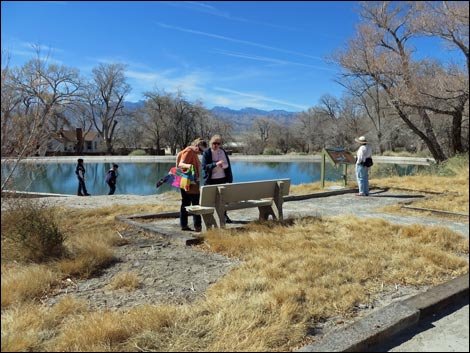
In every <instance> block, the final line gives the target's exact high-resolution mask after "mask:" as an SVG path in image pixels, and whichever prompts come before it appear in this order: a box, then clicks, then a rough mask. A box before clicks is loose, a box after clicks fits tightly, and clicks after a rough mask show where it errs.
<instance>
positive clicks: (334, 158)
mask: <svg viewBox="0 0 470 353" xmlns="http://www.w3.org/2000/svg"><path fill="white" fill-rule="evenodd" d="M326 157H328V159H329V160H330V161H331V163H333V164H334V166H335V167H338V166H339V165H342V166H343V185H345V186H346V184H347V181H348V180H347V175H348V170H347V168H348V164H349V165H350V164H355V163H356V159H355V158H354V156H353V155H352V154H351V152H349V151H347V150H345V149H344V148H334V147H330V148H324V149H323V151H322V161H321V186H322V188H323V187H325V167H326V166H325V163H326Z"/></svg>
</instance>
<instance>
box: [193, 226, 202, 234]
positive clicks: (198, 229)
mask: <svg viewBox="0 0 470 353" xmlns="http://www.w3.org/2000/svg"><path fill="white" fill-rule="evenodd" d="M194 231H195V232H198V233H200V232H201V231H202V227H201V226H199V227H194Z"/></svg>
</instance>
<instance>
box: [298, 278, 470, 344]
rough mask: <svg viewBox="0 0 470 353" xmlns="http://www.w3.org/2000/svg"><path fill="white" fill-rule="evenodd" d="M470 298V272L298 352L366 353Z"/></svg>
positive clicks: (372, 314)
mask: <svg viewBox="0 0 470 353" xmlns="http://www.w3.org/2000/svg"><path fill="white" fill-rule="evenodd" d="M468 298H469V275H468V273H467V274H465V275H463V276H460V277H457V278H455V279H453V280H450V281H448V282H445V283H442V284H440V285H437V286H435V287H432V288H430V289H428V290H427V291H426V292H424V293H420V294H417V295H415V296H413V297H411V298H408V299H405V300H403V301H400V302H396V303H392V304H390V305H388V306H386V307H384V308H382V309H379V310H377V311H375V312H373V313H371V314H370V315H368V316H366V317H364V318H362V319H360V320H359V321H357V322H355V323H353V324H351V325H349V326H346V327H344V328H342V329H340V330H338V331H335V332H333V333H331V334H329V335H327V336H325V337H324V338H323V339H321V340H320V341H318V342H315V343H313V344H310V345H307V346H304V347H302V348H300V349H298V350H296V351H297V352H364V351H366V350H367V349H368V348H370V347H371V346H373V345H376V344H378V343H380V341H383V340H386V339H389V338H391V337H392V336H394V335H395V334H397V333H400V332H402V331H404V330H406V329H408V328H411V327H412V326H414V325H416V324H417V323H418V322H419V321H420V320H421V319H423V318H425V317H427V316H428V315H430V314H432V313H435V312H436V311H438V310H441V309H443V308H445V307H447V306H449V305H451V304H453V303H455V302H457V301H459V300H465V299H466V300H467V302H468Z"/></svg>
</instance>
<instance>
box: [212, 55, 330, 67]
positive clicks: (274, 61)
mask: <svg viewBox="0 0 470 353" xmlns="http://www.w3.org/2000/svg"><path fill="white" fill-rule="evenodd" d="M213 52H214V53H218V54H222V55H226V56H232V57H235V58H242V59H248V60H255V61H262V62H267V63H271V64H278V65H296V66H302V67H310V68H313V69H318V70H325V71H337V70H334V69H330V68H327V67H322V66H317V65H310V64H304V63H299V62H295V61H289V60H281V59H276V58H270V57H266V56H258V55H251V54H245V53H237V52H229V51H226V50H214V51H213Z"/></svg>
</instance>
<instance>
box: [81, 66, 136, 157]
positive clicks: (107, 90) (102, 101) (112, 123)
mask: <svg viewBox="0 0 470 353" xmlns="http://www.w3.org/2000/svg"><path fill="white" fill-rule="evenodd" d="M124 69H125V66H124V65H122V64H99V65H98V66H97V67H96V68H94V69H93V80H92V82H91V83H90V84H89V85H88V86H87V94H86V100H87V104H88V115H89V117H90V119H91V121H92V122H93V125H94V127H95V128H96V130H97V131H98V133H99V134H100V136H101V137H102V138H103V140H104V142H105V143H106V150H107V153H108V154H112V153H113V141H114V134H115V130H116V125H117V124H118V122H119V120H118V119H119V118H120V117H122V116H123V115H124V114H123V109H124V98H125V96H126V95H127V94H128V93H129V92H130V89H131V88H130V85H129V84H127V82H126V78H125V76H124Z"/></svg>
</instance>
